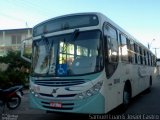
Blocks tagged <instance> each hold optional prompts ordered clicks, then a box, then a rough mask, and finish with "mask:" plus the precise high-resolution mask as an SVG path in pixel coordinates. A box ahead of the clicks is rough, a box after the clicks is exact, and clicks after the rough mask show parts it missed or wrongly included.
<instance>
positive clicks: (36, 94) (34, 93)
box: [30, 88, 39, 97]
mask: <svg viewBox="0 0 160 120" xmlns="http://www.w3.org/2000/svg"><path fill="white" fill-rule="evenodd" d="M30 93H32V94H33V95H34V96H35V97H38V96H39V94H38V93H37V92H36V91H35V89H32V88H30Z"/></svg>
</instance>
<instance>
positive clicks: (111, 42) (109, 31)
mask: <svg viewBox="0 0 160 120" xmlns="http://www.w3.org/2000/svg"><path fill="white" fill-rule="evenodd" d="M104 34H105V36H106V39H107V47H108V57H109V58H108V59H109V62H118V41H117V32H116V30H115V29H114V28H112V27H111V26H110V25H106V26H105V33H104Z"/></svg>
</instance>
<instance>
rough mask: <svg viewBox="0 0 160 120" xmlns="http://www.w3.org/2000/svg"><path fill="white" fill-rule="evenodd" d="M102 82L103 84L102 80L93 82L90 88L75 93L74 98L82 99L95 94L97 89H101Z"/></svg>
mask: <svg viewBox="0 0 160 120" xmlns="http://www.w3.org/2000/svg"><path fill="white" fill-rule="evenodd" d="M102 84H103V81H100V82H98V83H97V84H95V85H94V86H93V87H92V88H90V89H88V90H87V91H85V92H83V93H79V94H77V95H76V98H77V99H84V98H87V97H90V96H93V95H95V94H97V93H98V92H99V90H100V89H101V87H102Z"/></svg>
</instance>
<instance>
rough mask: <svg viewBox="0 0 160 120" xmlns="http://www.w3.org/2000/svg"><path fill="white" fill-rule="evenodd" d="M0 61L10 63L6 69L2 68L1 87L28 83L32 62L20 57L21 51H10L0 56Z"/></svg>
mask: <svg viewBox="0 0 160 120" xmlns="http://www.w3.org/2000/svg"><path fill="white" fill-rule="evenodd" d="M0 63H5V64H9V66H8V68H7V69H6V70H5V71H2V70H0V88H7V87H10V86H13V85H17V84H22V85H24V86H25V85H27V84H28V76H29V70H30V63H28V62H26V61H24V60H23V59H22V58H21V57H20V52H19V51H9V52H8V54H7V55H6V56H3V57H0Z"/></svg>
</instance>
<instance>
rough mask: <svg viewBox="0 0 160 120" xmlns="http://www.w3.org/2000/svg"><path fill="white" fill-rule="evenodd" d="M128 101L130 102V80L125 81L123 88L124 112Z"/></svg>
mask: <svg viewBox="0 0 160 120" xmlns="http://www.w3.org/2000/svg"><path fill="white" fill-rule="evenodd" d="M130 102H131V85H130V82H127V83H126V84H125V86H124V90H123V104H122V110H123V112H125V111H126V110H127V109H128V106H129V104H130Z"/></svg>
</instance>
